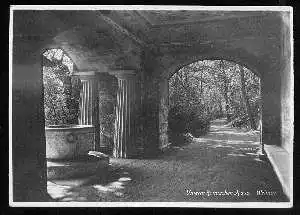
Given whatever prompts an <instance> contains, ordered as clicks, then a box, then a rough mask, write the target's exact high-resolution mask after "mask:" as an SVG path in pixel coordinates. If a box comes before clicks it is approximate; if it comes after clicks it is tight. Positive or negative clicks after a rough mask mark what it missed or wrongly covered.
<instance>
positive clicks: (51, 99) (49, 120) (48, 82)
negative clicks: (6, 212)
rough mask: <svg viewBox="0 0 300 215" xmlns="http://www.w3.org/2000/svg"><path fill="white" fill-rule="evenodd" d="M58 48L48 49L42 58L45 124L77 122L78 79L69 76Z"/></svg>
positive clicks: (67, 67)
mask: <svg viewBox="0 0 300 215" xmlns="http://www.w3.org/2000/svg"><path fill="white" fill-rule="evenodd" d="M59 50H60V49H54V51H53V49H51V50H49V51H48V52H46V53H45V54H44V59H43V82H44V110H45V124H46V125H59V124H78V112H79V98H80V87H81V85H80V80H79V79H78V78H75V77H71V76H70V69H69V64H67V65H66V63H63V62H66V58H65V56H64V55H63V53H62V52H61V51H59ZM59 53H61V55H59ZM51 54H52V55H51ZM67 62H69V61H67Z"/></svg>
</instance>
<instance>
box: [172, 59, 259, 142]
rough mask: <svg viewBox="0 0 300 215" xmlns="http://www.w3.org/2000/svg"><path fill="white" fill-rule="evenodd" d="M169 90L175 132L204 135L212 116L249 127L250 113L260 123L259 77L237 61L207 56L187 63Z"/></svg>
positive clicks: (173, 78)
mask: <svg viewBox="0 0 300 215" xmlns="http://www.w3.org/2000/svg"><path fill="white" fill-rule="evenodd" d="M241 68H242V69H243V74H244V77H243V78H244V79H242V78H241ZM242 80H243V81H244V82H243V83H242V82H241V81H242ZM242 87H244V88H242ZM242 90H244V91H242ZM169 92H170V93H169V102H170V110H169V129H170V132H171V133H172V132H173V133H188V132H190V133H192V134H193V136H200V135H203V134H205V133H206V132H207V131H208V129H209V122H210V121H211V120H213V119H217V118H221V117H226V118H227V120H228V122H231V121H232V123H231V125H232V126H237V127H249V125H250V124H249V122H250V119H251V118H250V117H249V113H251V117H253V118H254V119H253V120H254V121H255V123H256V124H258V121H259V119H260V105H261V101H260V82H259V78H258V77H257V76H256V75H255V74H254V73H252V72H251V71H250V70H248V69H247V68H245V67H242V66H240V65H237V64H235V63H233V62H229V61H225V60H204V61H198V62H195V63H192V64H190V65H187V66H185V67H183V68H182V69H180V70H179V71H178V72H177V73H175V74H174V75H173V76H172V77H171V78H170V80H169ZM243 92H245V93H243ZM254 129H255V128H254Z"/></svg>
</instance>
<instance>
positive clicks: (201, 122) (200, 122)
mask: <svg viewBox="0 0 300 215" xmlns="http://www.w3.org/2000/svg"><path fill="white" fill-rule="evenodd" d="M209 127H210V121H209V119H206V118H196V119H194V120H193V121H192V122H191V123H190V132H191V134H192V135H193V136H194V137H200V136H202V135H205V134H206V133H207V132H208V131H209Z"/></svg>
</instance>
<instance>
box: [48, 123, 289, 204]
mask: <svg viewBox="0 0 300 215" xmlns="http://www.w3.org/2000/svg"><path fill="white" fill-rule="evenodd" d="M259 148H260V144H259V134H258V133H254V132H245V131H242V130H239V129H235V128H231V127H228V126H226V125H225V121H224V120H222V119H221V120H215V121H213V123H212V125H211V128H210V132H209V133H208V134H207V135H206V136H203V137H201V138H195V139H194V140H193V142H192V143H191V144H189V145H185V146H183V147H177V148H173V149H171V150H169V151H168V152H166V153H164V154H162V155H160V156H158V157H157V158H155V159H147V160H137V159H135V160H134V159H111V165H112V172H111V175H110V177H109V179H108V182H107V183H105V184H103V183H100V182H98V181H97V178H95V177H94V178H93V177H92V178H87V179H79V180H77V181H73V182H70V181H68V182H65V185H64V186H61V185H56V184H54V183H52V182H49V183H48V191H49V193H50V194H51V195H52V196H53V197H54V198H57V199H59V200H61V201H141V202H144V201H154V202H158V201H160V202H161V201H169V202H170V201H214V202H215V201H218V202H220V201H221V202H222V201H238V202H240V201H241V202H244V201H285V200H286V199H285V196H284V195H283V193H282V190H281V186H280V184H279V181H278V180H277V178H276V175H275V173H274V171H273V170H272V167H271V165H270V163H269V162H268V161H264V160H261V159H260V158H259V156H258V152H259ZM70 183H74V185H73V186H70ZM67 185H68V186H67ZM78 185H79V186H78ZM260 190H262V191H263V192H260V194H266V192H269V193H268V195H258V191H260Z"/></svg>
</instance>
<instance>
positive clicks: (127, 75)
mask: <svg viewBox="0 0 300 215" xmlns="http://www.w3.org/2000/svg"><path fill="white" fill-rule="evenodd" d="M109 74H110V75H114V76H116V77H117V78H118V79H131V78H134V77H135V76H136V71H135V70H112V71H109Z"/></svg>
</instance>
